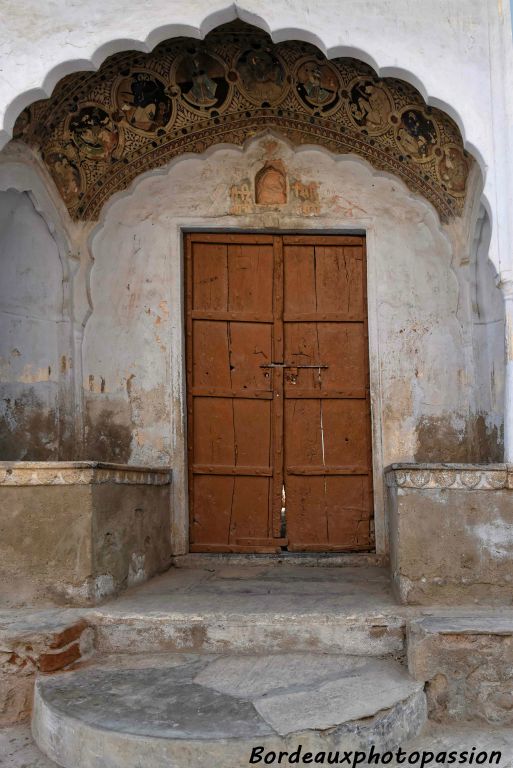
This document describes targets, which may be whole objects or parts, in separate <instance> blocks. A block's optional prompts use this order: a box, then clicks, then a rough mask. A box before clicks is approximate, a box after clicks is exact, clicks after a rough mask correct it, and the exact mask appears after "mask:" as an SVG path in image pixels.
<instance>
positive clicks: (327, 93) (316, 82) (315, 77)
mask: <svg viewBox="0 0 513 768" xmlns="http://www.w3.org/2000/svg"><path fill="white" fill-rule="evenodd" d="M296 77H297V93H298V94H299V98H300V99H301V100H302V101H303V102H304V103H305V104H306V105H307V106H308V107H309V108H310V109H312V110H314V111H315V112H329V111H331V110H332V109H334V108H335V107H336V106H337V104H338V100H339V93H338V90H339V87H340V82H339V79H338V77H337V72H336V70H334V69H333V68H332V67H331V66H330V65H329V64H328V63H327V62H324V63H323V62H320V61H319V60H318V59H317V58H312V59H307V60H306V61H303V62H302V63H300V65H299V67H298V69H297V73H296Z"/></svg>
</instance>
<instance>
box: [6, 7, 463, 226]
mask: <svg viewBox="0 0 513 768" xmlns="http://www.w3.org/2000/svg"><path fill="white" fill-rule="evenodd" d="M269 128H271V129H273V130H275V131H277V132H279V133H280V134H281V135H283V136H285V137H286V138H287V139H288V140H289V141H290V142H291V143H292V144H293V145H311V144H314V145H321V146H324V147H326V148H327V149H328V150H330V151H331V152H333V153H335V154H347V153H350V154H356V155H359V156H361V157H363V158H365V159H366V160H367V161H368V162H369V163H370V164H371V165H372V166H373V167H374V168H376V169H378V170H382V171H386V172H389V173H392V174H395V175H397V176H399V177H400V178H401V179H402V180H403V181H404V182H405V184H406V185H407V186H408V187H409V188H410V189H412V190H413V191H414V192H416V193H417V194H420V195H422V196H424V197H425V198H426V199H427V200H428V201H429V202H430V203H432V205H433V206H434V207H435V208H436V209H437V211H438V213H439V215H440V217H441V219H442V220H443V221H448V220H450V219H451V218H452V217H454V216H458V215H461V213H462V211H463V207H464V203H465V195H466V187H467V178H468V174H469V170H470V167H471V163H472V158H471V157H470V156H469V155H468V153H467V152H466V151H465V150H464V148H463V144H462V139H461V135H460V132H459V130H458V128H457V126H456V124H455V123H454V122H453V121H452V120H451V119H450V118H449V117H448V116H447V115H446V114H444V113H443V112H441V111H440V110H438V109H435V108H430V107H427V106H426V104H425V103H424V101H423V99H422V97H421V95H420V94H419V92H418V91H417V90H416V89H415V88H413V87H412V86H411V85H409V84H407V83H405V82H403V81H400V80H397V79H393V78H385V79H379V78H378V77H377V76H376V74H375V73H374V72H373V70H372V69H371V68H370V67H369V66H367V65H366V64H364V63H362V62H360V61H357V60H355V59H350V58H338V59H334V60H331V61H328V60H327V59H326V57H325V56H323V54H322V53H321V52H320V51H318V50H317V49H316V48H315V47H314V46H312V45H309V44H307V43H302V42H283V43H279V44H273V43H272V42H271V40H270V38H269V37H268V36H267V35H266V34H265V33H264V32H262V31H260V30H257V29H255V28H253V27H250V26H248V25H245V24H242V23H241V22H237V23H232V24H229V25H226V26H225V27H221V28H219V29H218V30H216V31H214V32H213V33H211V34H210V35H208V37H207V38H206V40H205V41H197V40H192V39H186V38H180V39H173V40H170V41H167V42H165V43H162V44H161V45H159V46H158V47H157V48H156V49H155V50H154V51H153V52H152V53H150V54H143V53H139V52H136V51H131V52H128V53H122V54H116V55H114V56H112V57H110V58H109V59H108V60H107V61H106V62H105V63H104V64H103V65H102V67H101V68H100V69H99V71H98V72H94V73H90V72H87V73H77V74H73V75H69V76H68V77H66V78H64V79H63V80H62V81H61V82H60V83H59V85H58V86H57V88H56V89H55V92H54V94H53V95H52V97H51V98H50V99H46V100H42V101H39V102H36V103H34V104H33V105H31V106H30V107H29V108H27V109H26V110H25V111H24V112H23V113H22V114H21V115H20V116H19V118H18V120H17V122H16V126H15V137H16V138H18V139H21V140H24V141H26V142H27V143H29V144H30V145H31V146H33V147H35V148H36V149H38V150H39V151H40V152H41V154H42V156H43V159H44V162H45V163H46V165H47V167H48V169H49V171H50V173H51V175H52V177H53V179H54V181H55V183H56V185H57V187H58V189H59V191H60V193H61V196H62V198H63V200H64V202H65V204H66V206H67V208H68V210H69V212H70V215H71V216H72V217H73V218H74V219H81V220H95V219H97V218H98V216H99V213H100V211H101V208H102V206H103V204H104V203H105V202H106V201H107V199H108V198H109V197H110V196H111V195H112V194H114V193H115V192H118V191H120V190H123V189H125V188H126V187H127V186H128V185H129V184H130V183H131V182H132V181H133V180H134V179H135V178H136V177H137V176H138V175H139V174H140V173H142V172H145V171H147V170H150V169H153V168H158V167H159V166H162V165H164V164H166V163H167V162H169V161H170V160H171V159H173V158H175V157H177V156H179V155H181V154H184V153H189V152H194V153H200V152H203V151H204V150H205V149H207V148H208V147H209V146H211V145H213V144H218V143H226V144H236V145H242V144H243V143H244V141H245V140H246V139H248V138H250V137H252V136H254V135H256V134H258V133H261V132H262V131H264V130H266V129H269Z"/></svg>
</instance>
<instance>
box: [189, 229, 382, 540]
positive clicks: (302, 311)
mask: <svg viewBox="0 0 513 768" xmlns="http://www.w3.org/2000/svg"><path fill="white" fill-rule="evenodd" d="M187 277H188V283H187V285H188V287H187V304H188V314H187V328H188V343H187V349H188V363H187V366H188V409H189V410H188V413H189V438H188V441H189V479H190V488H189V494H190V499H191V542H192V543H191V548H192V550H193V551H204V550H209V551H216V550H219V551H248V550H249V551H277V550H278V549H279V548H280V547H281V546H286V545H288V548H289V549H291V550H326V551H329V550H365V549H370V548H371V547H372V544H373V539H372V505H373V501H372V477H371V440H370V413H369V390H368V352H367V315H366V290H365V280H366V277H365V251H364V241H363V238H361V237H338V236H335V237H334V236H329V237H328V236H326V237H322V236H320V237H318V236H283V237H282V236H270V235H190V236H188V238H187Z"/></svg>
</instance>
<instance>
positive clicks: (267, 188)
mask: <svg viewBox="0 0 513 768" xmlns="http://www.w3.org/2000/svg"><path fill="white" fill-rule="evenodd" d="M255 202H256V203H257V205H285V204H286V202H287V175H286V173H285V168H284V166H283V163H282V161H281V160H269V161H267V162H266V163H265V165H264V166H263V168H260V170H259V171H258V173H257V174H256V176H255Z"/></svg>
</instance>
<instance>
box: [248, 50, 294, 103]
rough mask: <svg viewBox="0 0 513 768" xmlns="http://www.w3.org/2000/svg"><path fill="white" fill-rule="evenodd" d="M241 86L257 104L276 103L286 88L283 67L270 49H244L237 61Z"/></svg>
mask: <svg viewBox="0 0 513 768" xmlns="http://www.w3.org/2000/svg"><path fill="white" fill-rule="evenodd" d="M237 68H238V71H239V77H240V82H241V86H242V88H243V89H244V91H245V92H246V93H247V95H248V96H249V98H250V99H252V100H254V101H255V102H256V103H257V104H267V105H270V104H277V103H278V102H279V101H281V99H282V97H283V96H284V94H285V90H286V88H287V85H288V84H287V81H286V77H285V68H284V66H283V64H282V63H281V61H280V60H279V59H278V57H277V56H276V54H275V53H273V52H272V50H265V49H260V48H258V49H250V50H248V51H244V53H243V54H242V56H241V57H240V59H239V60H238V62H237Z"/></svg>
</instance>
